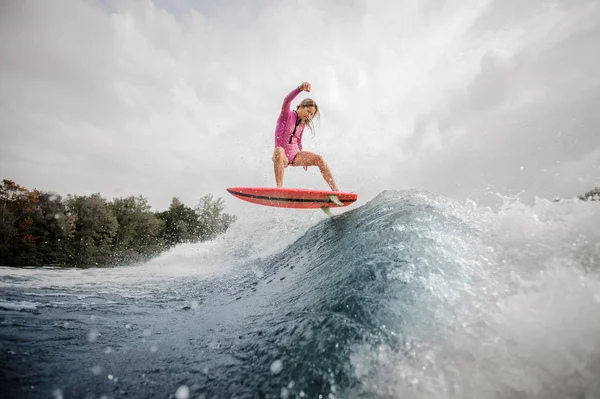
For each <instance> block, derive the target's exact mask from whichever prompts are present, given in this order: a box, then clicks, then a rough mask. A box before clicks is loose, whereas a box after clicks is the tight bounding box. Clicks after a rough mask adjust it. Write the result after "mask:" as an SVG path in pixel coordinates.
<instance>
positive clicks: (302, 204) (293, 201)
mask: <svg viewBox="0 0 600 399" xmlns="http://www.w3.org/2000/svg"><path fill="white" fill-rule="evenodd" d="M227 191H228V192H229V193H230V194H231V195H233V196H234V197H237V198H239V199H241V200H244V201H248V202H252V203H254V204H258V205H266V206H274V207H279V208H303V209H312V208H321V209H323V208H336V207H341V206H348V205H350V204H352V203H353V202H354V201H356V200H357V198H358V194H355V193H349V192H341V191H326V190H311V189H306V188H277V187H231V188H228V189H227ZM324 210H325V209H324Z"/></svg>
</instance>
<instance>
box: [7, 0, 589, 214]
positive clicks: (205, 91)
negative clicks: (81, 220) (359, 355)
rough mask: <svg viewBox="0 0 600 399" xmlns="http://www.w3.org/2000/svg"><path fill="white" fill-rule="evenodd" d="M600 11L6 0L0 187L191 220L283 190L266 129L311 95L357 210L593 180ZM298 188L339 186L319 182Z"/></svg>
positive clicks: (541, 6) (466, 0) (570, 6)
mask: <svg viewBox="0 0 600 399" xmlns="http://www.w3.org/2000/svg"><path fill="white" fill-rule="evenodd" d="M599 71H600V5H599V2H598V1H597V0H561V1H548V0H520V1H507V0H454V1H444V0H407V1H403V0H391V1H387V0H386V1H383V0H379V1H371V0H369V1H367V0H356V1H351V0H329V1H326V0H314V1H312V0H294V1H292V0H281V1H278V0H273V1H266V0H254V1H252V0H248V1H242V0H232V1H212V0H211V1H209V0H198V1H191V0H179V1H173V0H155V1H150V0H135V1H133V0H132V1H126V0H53V1H39V0H8V1H2V2H1V3H0V82H1V87H2V89H1V90H0V128H1V132H2V133H1V134H2V136H1V142H0V178H8V179H12V180H15V181H16V182H17V183H19V184H21V185H24V186H26V187H28V188H30V189H33V188H38V189H40V190H44V191H54V192H57V193H59V194H61V195H66V194H67V193H70V194H89V193H94V192H100V193H101V194H103V195H104V196H106V197H107V198H113V197H120V196H129V195H143V196H145V197H146V198H148V200H149V201H150V203H151V205H152V206H153V207H154V208H155V209H156V210H163V209H166V208H167V207H168V205H169V203H170V201H171V198H172V197H173V196H178V197H179V198H180V199H181V200H183V201H184V202H185V203H186V204H188V205H190V206H194V205H195V204H196V203H197V202H198V199H199V198H200V197H202V196H203V195H205V194H213V195H215V196H216V197H223V198H225V199H226V200H227V206H228V209H230V210H234V211H235V212H236V213H237V212H238V211H239V212H243V211H244V210H247V211H251V210H254V209H255V207H256V206H255V205H252V204H247V203H243V202H242V201H239V200H237V199H235V198H233V197H231V196H230V195H229V194H227V192H226V191H225V188H226V187H231V186H274V184H275V182H274V177H273V167H272V163H271V154H272V151H273V131H274V127H275V121H276V119H277V116H278V113H279V109H280V105H281V102H282V100H283V97H284V96H285V95H286V94H287V93H288V92H289V91H290V90H291V89H292V88H293V87H295V86H297V85H298V84H299V83H301V82H302V81H308V82H310V83H311V84H312V87H313V90H312V92H311V93H309V94H308V95H307V94H306V93H303V94H301V95H300V96H299V97H298V98H297V100H296V101H295V102H294V105H295V104H297V103H298V102H299V101H300V100H301V99H302V98H304V97H307V96H309V97H311V98H313V99H314V100H315V101H316V102H317V103H318V104H319V106H320V107H321V112H322V116H321V121H320V123H319V124H318V127H317V131H316V135H315V137H314V138H313V137H312V136H311V135H310V134H305V138H304V149H305V150H309V151H314V152H317V153H320V154H322V155H324V157H325V159H326V160H327V162H328V163H329V165H330V167H331V169H332V171H333V174H334V177H335V178H336V180H337V183H338V186H339V187H340V189H342V190H345V191H354V192H357V193H359V198H360V200H361V202H364V201H367V200H369V199H371V198H372V197H373V196H375V195H377V194H378V193H380V192H381V191H383V190H388V189H397V190H404V189H411V188H414V189H423V190H429V191H432V192H436V193H440V194H443V195H447V196H450V197H453V198H458V199H464V198H467V197H468V198H472V199H473V200H475V201H477V202H479V203H484V204H486V203H490V201H492V200H494V199H497V197H496V196H495V193H500V194H502V195H515V194H517V193H521V192H523V193H522V194H521V197H522V198H523V199H525V200H531V198H533V197H534V196H539V197H546V198H554V197H557V196H562V197H573V196H575V195H578V194H581V193H583V192H585V191H587V190H589V189H590V188H592V187H593V186H595V185H599V184H600V173H599V172H600V169H599V165H600V73H599ZM312 169H314V170H311V169H309V171H308V172H305V171H304V170H303V169H301V168H300V169H299V168H288V169H287V170H286V175H285V183H284V184H285V185H286V186H290V187H292V186H300V187H314V188H318V189H327V185H326V184H325V182H324V181H323V180H322V178H321V176H320V174H319V173H318V170H317V169H315V168H312Z"/></svg>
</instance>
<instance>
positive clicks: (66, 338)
mask: <svg viewBox="0 0 600 399" xmlns="http://www.w3.org/2000/svg"><path fill="white" fill-rule="evenodd" d="M260 209H261V211H260V212H259V214H257V215H253V216H247V217H242V218H241V219H240V220H239V221H238V223H236V224H235V225H234V226H233V227H232V228H231V230H230V231H228V232H227V233H226V234H225V235H224V236H222V237H220V238H219V239H218V240H216V241H214V242H209V243H203V244H193V245H191V244H190V245H182V246H179V247H177V248H174V249H173V250H172V251H170V252H168V253H165V254H163V255H162V256H160V257H158V258H156V259H154V260H152V261H151V262H148V263H146V264H140V265H132V266H128V267H120V268H111V269H90V270H76V269H71V270H59V269H55V268H32V269H12V268H2V269H0V284H1V288H2V297H1V298H0V323H1V324H0V345H1V346H0V363H1V364H2V367H1V375H2V383H1V385H2V387H1V388H2V391H3V392H9V393H10V394H11V395H12V396H14V397H51V396H52V395H54V397H59V396H60V395H62V396H63V397H102V395H104V396H105V397H121V396H123V395H127V396H128V397H156V396H163V397H168V396H169V395H172V396H173V397H178V398H180V397H202V395H204V397H206V398H213V397H215V398H219V397H234V396H237V397H273V398H275V397H277V398H279V397H290V398H291V397H318V396H319V395H322V397H339V398H343V397H357V398H358V397H373V398H381V397H389V398H412V397H414V398H448V397H455V398H464V397H479V398H498V397H501V398H565V397H577V398H583V397H585V398H593V397H598V396H599V395H600V386H599V384H600V383H599V382H598V379H597V376H598V375H600V318H599V317H597V316H598V315H599V314H600V276H599V271H598V264H599V263H598V261H599V257H600V247H599V246H600V244H598V243H599V242H600V240H599V238H600V237H599V235H600V233H599V232H598V231H597V228H596V226H597V225H598V223H599V222H600V211H599V209H598V207H597V204H595V203H592V202H582V201H574V200H573V201H570V200H565V201H559V202H550V201H547V200H538V201H537V202H536V203H535V204H533V205H525V204H523V203H521V202H519V201H518V200H508V199H507V200H506V201H505V204H504V206H503V207H501V208H500V209H499V210H492V209H490V208H486V207H481V206H478V205H477V204H475V203H473V202H471V201H466V202H456V201H453V200H450V199H448V198H445V197H443V196H439V195H435V194H432V193H428V192H422V191H385V192H382V193H380V194H379V195H378V196H376V197H375V198H374V199H373V200H371V201H369V202H368V203H366V204H365V205H363V206H359V207H355V208H352V209H348V210H347V211H345V212H343V213H342V212H340V211H338V212H337V213H338V215H337V216H336V217H334V218H332V219H329V218H326V217H323V215H321V213H320V212H313V211H308V212H283V211H282V210H278V209H273V210H271V209H265V210H262V208H260ZM186 394H187V396H186Z"/></svg>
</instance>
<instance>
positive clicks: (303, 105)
mask: <svg viewBox="0 0 600 399" xmlns="http://www.w3.org/2000/svg"><path fill="white" fill-rule="evenodd" d="M308 107H315V114H314V115H313V117H312V118H311V119H310V120H308V122H305V124H306V126H308V128H309V129H310V131H311V132H312V134H313V135H314V134H315V126H314V125H313V121H314V120H315V118H320V117H321V113H320V112H319V106H318V105H317V103H316V102H315V101H314V100H313V99H312V98H305V99H304V100H302V101H300V104H298V106H297V107H296V110H299V109H300V108H308Z"/></svg>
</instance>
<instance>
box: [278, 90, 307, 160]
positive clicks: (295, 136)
mask: <svg viewBox="0 0 600 399" xmlns="http://www.w3.org/2000/svg"><path fill="white" fill-rule="evenodd" d="M301 91H302V90H300V89H299V88H297V87H296V88H295V89H294V90H292V91H291V93H290V94H288V95H287V96H286V97H285V99H284V100H283V105H282V106H281V113H280V114H279V118H277V126H276V128H275V147H282V148H283V150H284V151H285V156H286V157H287V159H288V161H289V163H290V165H293V163H294V158H295V157H296V154H298V153H299V152H300V151H302V132H303V131H304V122H301V121H299V120H298V114H297V113H296V111H292V110H291V109H290V105H291V104H292V100H293V99H294V98H296V96H297V95H298V94H300V92H301Z"/></svg>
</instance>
